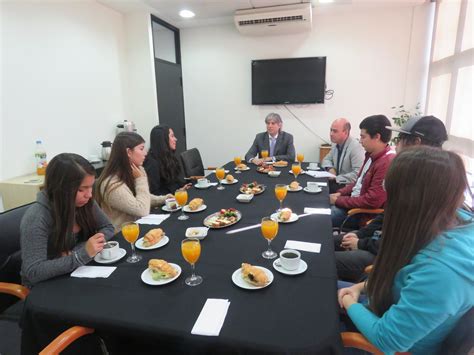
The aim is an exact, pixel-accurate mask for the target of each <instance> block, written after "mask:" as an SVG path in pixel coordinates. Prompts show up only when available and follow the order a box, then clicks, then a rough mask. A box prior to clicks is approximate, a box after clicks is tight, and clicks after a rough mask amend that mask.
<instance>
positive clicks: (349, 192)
mask: <svg viewBox="0 0 474 355" xmlns="http://www.w3.org/2000/svg"><path fill="white" fill-rule="evenodd" d="M386 126H391V124H390V121H389V120H388V118H387V117H385V116H384V115H374V116H369V117H366V118H364V120H363V121H362V122H361V123H360V125H359V128H360V143H361V144H362V146H363V147H364V149H365V151H366V153H365V160H364V165H362V168H361V169H360V171H359V174H358V176H357V180H356V182H354V183H352V184H349V185H347V186H345V187H344V188H342V189H340V190H338V191H337V192H336V193H333V194H331V195H329V198H330V203H331V205H333V206H332V207H331V218H332V225H333V227H339V226H340V225H341V224H342V222H343V221H344V219H345V218H346V217H347V212H348V211H349V210H350V209H352V208H381V207H383V205H384V203H385V200H386V199H387V194H386V192H385V190H384V188H383V181H384V179H385V173H386V172H387V170H388V167H389V166H390V162H391V161H392V159H393V158H394V157H395V152H394V151H392V150H391V149H390V146H389V145H388V142H389V141H390V138H391V137H392V131H390V130H389V129H387V128H386ZM361 219H364V216H359V215H358V216H354V217H351V218H350V219H349V220H348V221H347V222H346V224H345V226H348V227H353V228H358V224H359V223H360V220H361Z"/></svg>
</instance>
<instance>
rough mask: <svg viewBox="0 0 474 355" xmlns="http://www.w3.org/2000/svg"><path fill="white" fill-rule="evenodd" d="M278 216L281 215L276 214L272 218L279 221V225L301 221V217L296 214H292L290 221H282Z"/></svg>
mask: <svg viewBox="0 0 474 355" xmlns="http://www.w3.org/2000/svg"><path fill="white" fill-rule="evenodd" d="M278 214H279V212H276V213H274V214H272V215H271V216H270V218H271V219H273V220H275V221H277V222H279V223H293V222H296V221H297V220H298V219H299V217H298V215H297V214H296V213H291V217H290V219H289V220H288V221H281V220H279V219H278Z"/></svg>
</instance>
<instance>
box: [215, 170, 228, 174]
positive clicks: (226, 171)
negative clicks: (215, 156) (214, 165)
mask: <svg viewBox="0 0 474 355" xmlns="http://www.w3.org/2000/svg"><path fill="white" fill-rule="evenodd" d="M224 171H225V173H226V174H228V173H229V170H224ZM211 173H213V174H215V173H216V171H215V170H212V171H211Z"/></svg>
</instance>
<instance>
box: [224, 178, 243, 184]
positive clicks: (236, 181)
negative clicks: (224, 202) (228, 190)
mask: <svg viewBox="0 0 474 355" xmlns="http://www.w3.org/2000/svg"><path fill="white" fill-rule="evenodd" d="M238 182H239V180H237V179H234V181H232V182H228V181H227V180H226V179H224V180H221V184H222V185H234V184H237V183H238Z"/></svg>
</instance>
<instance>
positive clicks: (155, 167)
mask: <svg viewBox="0 0 474 355" xmlns="http://www.w3.org/2000/svg"><path fill="white" fill-rule="evenodd" d="M143 167H144V168H145V171H146V174H147V175H148V184H149V186H150V192H151V193H152V194H153V195H166V194H174V192H175V191H176V190H177V189H179V188H181V187H183V186H184V185H185V181H184V178H183V176H182V171H183V169H182V168H181V169H180V172H181V173H180V175H179V176H178V177H177V179H176V180H175V181H165V180H164V179H163V178H162V177H161V169H162V168H163V167H162V165H160V163H159V162H158V160H156V159H155V158H154V157H152V156H151V155H148V156H147V157H146V159H145V162H144V163H143Z"/></svg>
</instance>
